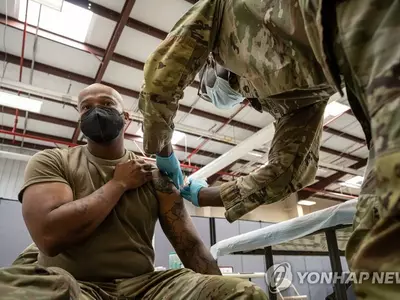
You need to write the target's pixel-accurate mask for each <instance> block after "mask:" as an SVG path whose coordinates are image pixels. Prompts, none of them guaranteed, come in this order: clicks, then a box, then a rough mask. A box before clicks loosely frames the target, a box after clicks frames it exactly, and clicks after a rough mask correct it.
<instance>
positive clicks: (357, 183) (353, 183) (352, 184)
mask: <svg viewBox="0 0 400 300" xmlns="http://www.w3.org/2000/svg"><path fill="white" fill-rule="evenodd" d="M363 181H364V177H362V176H355V177H353V178H351V179H349V180H346V181H345V182H341V183H340V185H343V186H347V187H349V188H355V189H359V188H360V187H361V185H362V183H363Z"/></svg>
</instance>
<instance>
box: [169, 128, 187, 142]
mask: <svg viewBox="0 0 400 300" xmlns="http://www.w3.org/2000/svg"><path fill="white" fill-rule="evenodd" d="M185 136H186V134H184V133H183V132H180V131H176V130H175V131H174V133H173V134H172V139H171V144H173V145H175V144H176V143H178V142H179V141H180V140H182V139H183V138H184V137H185Z"/></svg>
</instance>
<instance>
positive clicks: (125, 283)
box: [0, 244, 268, 300]
mask: <svg viewBox="0 0 400 300" xmlns="http://www.w3.org/2000/svg"><path fill="white" fill-rule="evenodd" d="M38 253H39V250H38V249H37V247H36V246H35V245H33V244H32V245H31V246H29V247H28V248H27V249H26V250H25V251H24V252H23V253H21V254H20V255H19V257H18V258H17V259H16V260H15V261H14V263H13V265H12V266H11V267H10V268H3V269H0V296H1V299H2V300H23V299H27V300H28V299H29V300H31V299H35V300H50V299H51V300H125V299H126V300H128V299H130V300H134V299H143V300H146V299H147V300H150V299H154V300H158V299H177V300H179V299H182V300H186V299H207V300H208V299H221V300H223V299H243V300H244V299H254V300H264V299H268V298H267V296H266V295H265V293H264V292H262V291H261V289H260V288H259V287H257V286H256V285H254V283H251V282H250V281H246V280H243V279H236V278H226V277H225V278H224V277H222V276H215V275H202V274H198V273H194V272H193V271H191V270H189V269H178V270H168V271H160V272H151V273H148V274H144V275H141V276H137V277H134V278H131V279H117V280H114V281H107V282H87V281H81V280H75V279H74V277H73V276H72V275H71V274H70V273H68V272H67V271H65V270H64V269H61V268H57V267H47V268H45V267H43V266H41V265H39V264H38V263H37V257H38Z"/></svg>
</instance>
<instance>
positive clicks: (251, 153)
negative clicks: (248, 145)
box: [249, 152, 263, 157]
mask: <svg viewBox="0 0 400 300" xmlns="http://www.w3.org/2000/svg"><path fill="white" fill-rule="evenodd" d="M249 154H250V155H253V156H257V157H263V156H262V154H261V153H256V152H249Z"/></svg>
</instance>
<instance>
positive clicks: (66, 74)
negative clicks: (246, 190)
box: [0, 51, 259, 132]
mask: <svg viewBox="0 0 400 300" xmlns="http://www.w3.org/2000/svg"><path fill="white" fill-rule="evenodd" d="M4 59H5V60H6V61H7V62H9V63H12V64H16V65H19V63H20V62H19V59H20V58H19V57H18V56H16V55H12V54H7V55H5V53H4V52H2V51H0V60H4ZM24 67H26V68H30V67H31V61H30V60H28V59H25V60H24ZM34 68H35V70H37V71H40V72H43V73H48V74H51V75H54V76H58V77H61V78H66V79H70V80H73V81H77V82H80V83H83V84H87V85H90V84H92V83H93V78H91V77H88V76H84V75H81V74H77V73H73V72H70V71H67V70H63V69H59V68H55V67H52V66H49V65H46V64H43V63H40V62H35V66H34ZM102 83H103V84H105V85H108V86H110V87H112V88H114V89H115V90H117V91H118V92H120V93H121V94H123V95H126V96H129V97H133V98H136V99H137V98H139V92H138V91H135V90H131V89H128V88H125V87H121V86H117V85H115V84H112V83H107V82H102ZM179 110H180V111H182V112H189V111H191V114H192V115H195V116H199V117H203V118H207V119H209V120H213V121H215V122H221V123H224V122H227V121H228V119H227V118H225V117H221V116H219V115H214V114H210V113H207V112H205V111H202V110H199V109H196V108H193V109H192V108H190V107H187V106H184V105H182V104H180V105H179ZM229 125H232V126H234V127H237V128H241V129H245V130H249V131H252V132H255V131H258V130H259V128H258V127H256V126H252V125H249V124H246V123H242V122H239V121H235V120H232V121H230V123H229Z"/></svg>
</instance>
